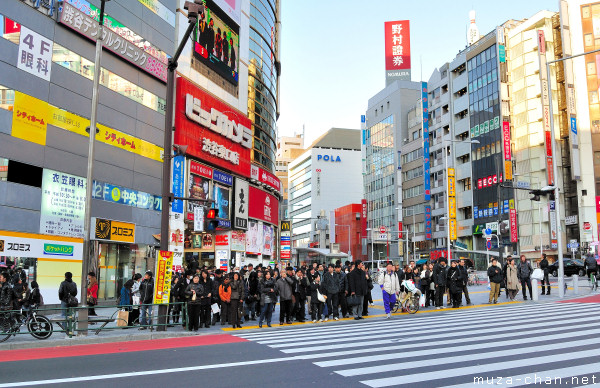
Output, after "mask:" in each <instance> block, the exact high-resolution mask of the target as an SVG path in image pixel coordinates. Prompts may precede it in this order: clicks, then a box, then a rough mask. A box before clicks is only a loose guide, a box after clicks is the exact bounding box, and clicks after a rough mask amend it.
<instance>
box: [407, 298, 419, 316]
mask: <svg viewBox="0 0 600 388" xmlns="http://www.w3.org/2000/svg"><path fill="white" fill-rule="evenodd" d="M406 310H407V311H408V313H409V314H414V313H416V312H417V311H419V297H418V296H413V297H412V298H409V299H408V300H407V301H406Z"/></svg>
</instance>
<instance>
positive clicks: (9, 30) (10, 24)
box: [4, 17, 21, 34]
mask: <svg viewBox="0 0 600 388" xmlns="http://www.w3.org/2000/svg"><path fill="white" fill-rule="evenodd" d="M15 32H21V25H20V24H19V23H17V22H15V21H14V20H10V19H9V18H7V17H5V18H4V33H5V34H13V33H15Z"/></svg>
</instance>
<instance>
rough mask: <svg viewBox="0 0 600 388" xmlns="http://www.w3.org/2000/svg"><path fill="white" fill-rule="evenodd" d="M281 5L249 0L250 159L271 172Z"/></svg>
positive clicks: (271, 0) (274, 1) (276, 0)
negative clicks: (251, 148)
mask: <svg viewBox="0 0 600 388" xmlns="http://www.w3.org/2000/svg"><path fill="white" fill-rule="evenodd" d="M237 1H240V0H237ZM280 7H281V6H280V0H250V12H249V15H250V31H249V33H250V51H249V56H248V61H249V62H248V116H249V117H250V120H252V132H253V133H254V145H253V151H252V152H253V153H252V160H253V161H254V163H255V164H256V165H258V166H260V167H262V168H264V169H266V170H267V171H270V172H275V159H276V156H275V153H276V150H277V146H276V141H277V126H276V122H277V118H278V117H279V75H280V73H281V62H280V59H279V40H280V30H281V13H280Z"/></svg>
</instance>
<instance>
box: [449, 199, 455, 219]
mask: <svg viewBox="0 0 600 388" xmlns="http://www.w3.org/2000/svg"><path fill="white" fill-rule="evenodd" d="M448 201H449V204H450V206H448V213H449V216H450V218H456V198H455V197H450V198H448Z"/></svg>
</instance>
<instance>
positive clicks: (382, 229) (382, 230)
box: [379, 225, 387, 234]
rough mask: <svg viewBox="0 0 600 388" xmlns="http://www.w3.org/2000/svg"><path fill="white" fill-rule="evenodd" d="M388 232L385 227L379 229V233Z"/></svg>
mask: <svg viewBox="0 0 600 388" xmlns="http://www.w3.org/2000/svg"><path fill="white" fill-rule="evenodd" d="M386 232H387V230H386V229H385V226H383V225H382V226H380V227H379V233H381V234H385V233H386Z"/></svg>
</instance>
